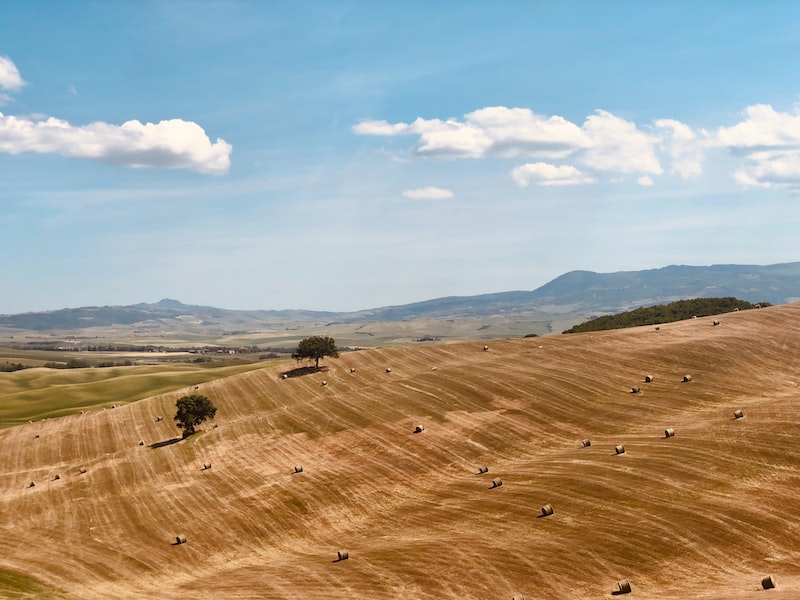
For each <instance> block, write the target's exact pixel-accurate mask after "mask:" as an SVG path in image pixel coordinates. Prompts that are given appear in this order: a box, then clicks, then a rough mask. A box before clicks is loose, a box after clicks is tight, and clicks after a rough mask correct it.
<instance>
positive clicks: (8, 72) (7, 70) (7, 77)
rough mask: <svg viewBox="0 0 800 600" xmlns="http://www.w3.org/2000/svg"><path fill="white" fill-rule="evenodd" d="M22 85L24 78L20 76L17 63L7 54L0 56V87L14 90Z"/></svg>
mask: <svg viewBox="0 0 800 600" xmlns="http://www.w3.org/2000/svg"><path fill="white" fill-rule="evenodd" d="M24 85H25V80H24V79H22V77H21V76H20V74H19V70H17V65H15V64H14V63H13V62H12V60H11V59H10V58H8V57H7V56H0V88H2V89H4V90H9V91H11V92H16V91H17V90H20V89H22V86H24Z"/></svg>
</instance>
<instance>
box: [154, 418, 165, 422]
mask: <svg viewBox="0 0 800 600" xmlns="http://www.w3.org/2000/svg"><path fill="white" fill-rule="evenodd" d="M163 420H164V417H156V423H158V422H159V421H163Z"/></svg>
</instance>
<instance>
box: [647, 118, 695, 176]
mask: <svg viewBox="0 0 800 600" xmlns="http://www.w3.org/2000/svg"><path fill="white" fill-rule="evenodd" d="M654 125H655V126H656V128H657V129H659V130H660V131H661V135H662V145H663V146H664V147H665V148H666V150H667V152H668V153H669V155H670V157H671V158H672V166H671V168H670V173H676V174H678V175H680V176H681V177H682V178H683V179H689V178H691V177H697V176H698V175H700V173H702V172H703V158H704V153H705V152H704V151H705V146H706V145H707V143H706V142H705V141H704V140H701V139H700V138H698V136H697V134H696V133H695V132H694V131H692V128H691V127H689V126H688V125H686V124H685V123H681V122H680V121H676V120H674V119H656V121H655V122H654Z"/></svg>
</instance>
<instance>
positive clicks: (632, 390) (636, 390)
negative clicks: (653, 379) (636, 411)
mask: <svg viewBox="0 0 800 600" xmlns="http://www.w3.org/2000/svg"><path fill="white" fill-rule="evenodd" d="M641 391H642V390H640V389H639V387H638V386H633V387H632V388H631V394H638V393H639V392H641Z"/></svg>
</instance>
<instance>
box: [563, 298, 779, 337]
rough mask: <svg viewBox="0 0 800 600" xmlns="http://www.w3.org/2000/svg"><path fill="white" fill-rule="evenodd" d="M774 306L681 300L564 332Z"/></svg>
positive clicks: (731, 300) (725, 300) (733, 300)
mask: <svg viewBox="0 0 800 600" xmlns="http://www.w3.org/2000/svg"><path fill="white" fill-rule="evenodd" d="M762 306H770V303H769V302H760V303H758V304H751V303H750V302H747V301H745V300H739V299H737V298H733V297H730V296H729V297H725V298H693V299H691V300H678V301H676V302H670V303H669V304H659V305H657V306H646V307H642V308H636V309H634V310H629V311H626V312H623V313H618V314H616V315H604V316H602V317H597V318H595V319H591V320H589V321H585V322H583V323H580V324H578V325H575V326H574V327H572V328H571V329H567V330H566V331H564V332H563V333H585V332H587V331H604V330H607V329H623V328H625V327H639V326H641V325H660V324H661V323H672V322H673V321H682V320H684V319H691V318H692V317H707V316H710V315H718V314H721V313H726V312H732V311H734V310H737V309H738V310H748V309H751V308H756V307H762Z"/></svg>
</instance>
